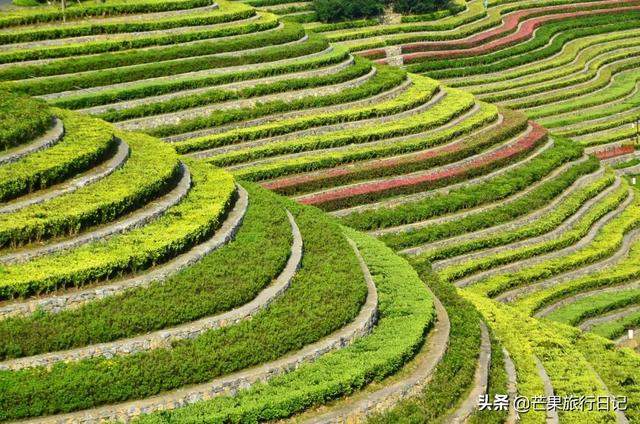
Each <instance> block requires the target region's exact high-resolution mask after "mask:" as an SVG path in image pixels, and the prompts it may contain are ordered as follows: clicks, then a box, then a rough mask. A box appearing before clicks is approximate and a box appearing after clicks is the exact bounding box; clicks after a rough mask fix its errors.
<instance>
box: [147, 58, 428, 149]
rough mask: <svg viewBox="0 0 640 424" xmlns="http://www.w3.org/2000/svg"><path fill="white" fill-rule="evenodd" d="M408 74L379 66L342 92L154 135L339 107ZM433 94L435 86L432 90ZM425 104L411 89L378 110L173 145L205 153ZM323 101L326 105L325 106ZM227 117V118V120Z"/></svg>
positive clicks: (325, 114) (197, 121)
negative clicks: (282, 112) (257, 117)
mask: <svg viewBox="0 0 640 424" xmlns="http://www.w3.org/2000/svg"><path fill="white" fill-rule="evenodd" d="M406 78H407V75H406V73H405V72H404V71H402V70H401V69H397V68H390V67H381V68H379V71H378V72H377V73H376V75H374V76H373V78H371V79H370V80H369V81H367V82H365V83H364V84H362V85H360V86H359V87H355V88H352V89H349V90H344V91H343V92H341V93H337V94H332V95H328V96H321V97H312V98H309V99H301V100H296V101H294V102H289V103H286V102H270V103H267V106H266V107H267V109H266V110H263V109H262V108H261V107H260V106H258V107H256V108H247V109H240V110H238V111H237V112H233V111H227V112H225V113H224V114H223V113H219V112H216V113H213V114H211V115H210V116H208V117H203V118H200V119H194V120H190V121H187V122H186V123H185V124H178V125H176V126H168V127H159V128H157V129H155V130H153V133H154V135H159V136H165V135H171V134H179V133H182V132H188V131H193V130H197V129H201V128H209V127H214V126H218V125H222V124H224V123H226V122H228V121H229V120H230V119H231V118H230V117H233V116H235V115H234V114H237V115H239V116H238V117H235V118H233V119H232V121H235V120H246V119H250V118H252V117H254V116H256V115H257V116H262V115H265V114H269V113H278V112H280V111H281V110H282V111H287V110H289V109H290V108H291V107H296V109H298V108H314V107H321V106H324V105H334V104H341V103H345V102H350V101H356V100H360V99H363V98H367V97H370V96H374V95H376V94H379V93H382V92H384V91H387V90H391V89H392V88H394V87H397V86H398V85H400V84H401V83H402V82H403V81H405V80H406ZM432 91H435V87H434V88H433V89H432ZM409 92H411V94H412V97H413V98H409V96H408V95H407V93H409ZM416 96H420V97H419V98H418V99H417V100H416V98H415V97H416ZM423 101H424V94H420V93H419V92H418V91H417V90H415V89H413V87H412V88H410V89H409V90H407V91H406V92H405V93H402V94H400V95H399V96H398V97H396V98H394V99H393V100H389V101H386V102H384V103H380V104H378V108H380V109H381V110H378V109H376V108H374V107H372V106H362V107H357V108H355V107H354V108H352V109H347V110H341V111H337V112H333V113H331V112H321V113H319V114H317V115H311V116H301V117H295V118H289V119H283V120H281V121H279V122H275V123H274V122H270V123H266V124H262V125H257V126H253V127H250V128H238V129H233V130H230V131H227V132H224V133H222V134H215V135H211V136H203V137H196V138H192V139H188V140H186V141H183V142H177V143H175V146H176V150H177V151H178V153H189V152H193V151H198V150H204V149H209V148H214V147H220V146H226V145H230V144H237V143H241V142H244V141H251V140H258V139H261V138H265V137H273V136H277V135H282V134H287V133H290V132H293V131H300V130H305V129H308V128H312V127H315V126H321V125H330V124H336V123H340V122H348V121H353V120H359V119H365V118H367V117H375V116H383V115H385V114H386V113H389V112H388V111H387V109H388V108H391V110H392V111H394V110H395V111H397V112H400V111H403V110H407V109H410V108H411V107H415V105H416V104H419V102H423ZM325 102H326V103H325ZM227 115H229V117H227Z"/></svg>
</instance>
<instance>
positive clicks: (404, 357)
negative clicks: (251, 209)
mask: <svg viewBox="0 0 640 424" xmlns="http://www.w3.org/2000/svg"><path fill="white" fill-rule="evenodd" d="M345 231H346V235H347V236H348V237H350V238H351V239H352V240H354V241H355V242H356V244H357V245H358V249H359V250H360V252H361V254H362V256H363V258H364V260H365V262H366V263H367V266H368V267H369V269H370V271H371V273H372V276H373V279H374V282H375V284H376V287H377V289H378V296H379V302H378V303H379V310H378V323H377V325H376V327H375V328H374V329H373V331H372V332H371V334H370V335H368V336H366V337H363V338H361V339H358V340H356V341H355V342H354V343H353V344H352V345H351V346H348V347H345V348H343V349H341V350H338V351H336V352H331V353H328V354H326V355H323V356H322V357H320V358H319V359H317V360H316V361H314V362H313V363H310V364H305V365H303V366H301V367H299V368H298V369H296V370H295V371H292V372H290V373H287V374H285V375H282V376H277V377H274V378H273V379H272V380H270V381H269V382H268V383H266V384H259V385H256V386H254V387H252V388H250V389H247V390H243V391H240V392H239V393H238V394H237V395H236V396H234V397H228V396H225V397H218V398H214V399H212V400H209V401H205V402H199V403H196V404H194V405H190V406H187V407H184V408H179V409H176V410H173V411H166V412H159V413H155V414H152V415H147V416H142V417H141V418H140V419H139V420H137V421H136V422H137V423H148V424H151V423H154V424H155V423H169V422H180V423H195V422H236V423H251V422H256V421H260V422H262V421H270V420H277V419H282V418H287V417H289V416H291V415H293V414H295V413H298V412H302V411H304V410H306V409H309V408H311V407H314V406H319V405H322V404H325V403H327V402H328V401H330V400H332V399H336V398H339V397H341V396H348V395H350V394H352V393H354V392H356V391H357V390H359V389H362V388H364V387H365V386H366V385H367V384H369V383H371V382H379V381H381V380H383V379H384V378H385V377H387V376H389V375H391V374H394V373H395V372H396V371H398V370H399V369H400V367H402V365H403V364H404V363H405V362H407V361H408V360H409V359H411V357H412V356H413V355H414V354H415V352H416V351H417V350H418V349H419V348H420V346H421V344H422V341H423V339H424V335H425V332H426V330H427V329H428V327H429V326H430V325H431V324H432V322H433V319H434V312H433V311H434V308H433V298H432V296H431V295H430V294H429V293H428V292H427V291H426V290H425V288H424V285H423V283H422V281H420V279H419V277H418V276H417V275H416V273H415V271H414V270H413V269H412V268H411V267H410V266H409V264H407V262H406V261H404V260H403V259H401V258H400V257H398V256H396V255H395V254H394V253H393V252H392V251H391V250H389V249H388V248H386V247H385V246H384V245H383V244H382V243H380V242H377V241H375V240H373V239H371V238H369V237H367V236H364V235H362V234H359V233H356V232H354V231H351V230H345ZM382 384H384V381H382Z"/></svg>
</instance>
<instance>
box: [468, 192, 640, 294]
mask: <svg viewBox="0 0 640 424" xmlns="http://www.w3.org/2000/svg"><path fill="white" fill-rule="evenodd" d="M639 209H640V200H638V199H637V198H634V199H633V201H632V202H631V204H630V205H629V206H628V207H627V208H626V209H625V210H624V211H623V212H622V213H621V214H620V215H618V216H617V217H615V218H614V219H612V220H611V221H609V222H608V223H607V225H605V226H604V227H603V228H602V230H600V231H599V232H598V234H597V235H596V237H595V239H594V240H593V241H592V242H591V243H590V244H588V245H587V246H585V247H584V248H582V249H579V250H577V251H575V252H573V253H570V254H568V255H565V256H562V257H559V258H552V259H549V260H546V261H544V262H541V263H539V264H536V265H533V266H531V267H529V268H527V269H525V270H522V271H519V272H512V273H508V274H501V275H497V276H494V277H489V278H485V279H483V280H481V281H480V282H478V283H476V284H474V285H473V286H472V287H471V289H472V290H473V291H474V292H477V293H483V294H486V295H487V296H489V297H495V296H498V295H499V294H501V293H503V292H505V291H507V290H510V289H513V288H517V287H522V286H525V285H529V284H534V283H536V282H538V281H541V280H543V279H545V278H551V277H553V276H554V275H557V274H560V273H563V272H566V271H570V270H572V269H577V268H579V267H582V266H585V265H587V264H591V263H594V262H596V261H599V260H602V259H605V258H607V257H609V256H611V255H612V254H613V253H614V252H616V251H617V250H618V249H619V248H620V247H621V244H622V240H623V238H624V236H625V234H626V233H628V232H629V231H631V230H633V229H635V228H637V227H638V226H639V225H640V212H639Z"/></svg>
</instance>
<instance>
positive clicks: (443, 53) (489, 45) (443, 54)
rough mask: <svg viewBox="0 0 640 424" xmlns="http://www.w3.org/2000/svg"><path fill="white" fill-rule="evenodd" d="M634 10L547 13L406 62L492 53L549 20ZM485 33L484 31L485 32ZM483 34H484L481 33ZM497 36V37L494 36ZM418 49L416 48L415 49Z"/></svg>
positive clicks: (527, 36) (529, 34) (408, 57)
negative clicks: (503, 32)
mask: <svg viewBox="0 0 640 424" xmlns="http://www.w3.org/2000/svg"><path fill="white" fill-rule="evenodd" d="M633 10H640V6H637V5H635V6H629V7H618V8H615V9H611V8H607V9H598V10H586V11H579V12H567V13H561V14H555V15H547V16H541V17H537V18H533V19H530V20H528V21H525V22H524V23H522V24H520V25H519V26H518V29H517V31H515V32H513V33H511V34H509V35H507V36H506V37H502V38H498V39H495V40H493V41H490V42H485V41H484V40H483V42H484V44H480V45H475V44H477V43H474V45H473V46H469V47H467V48H464V47H463V48H457V49H451V50H438V51H420V52H418V53H413V54H407V55H404V56H403V59H404V63H415V62H421V61H423V60H424V59H426V58H445V59H450V58H455V57H462V56H477V55H483V54H487V53H490V52H492V51H496V50H499V49H501V48H505V47H509V46H512V45H514V44H518V43H521V42H523V41H526V40H527V39H530V38H531V37H532V36H533V34H534V32H535V31H536V29H538V28H539V27H540V26H541V25H543V24H545V23H548V22H555V21H561V20H565V19H571V18H577V17H583V16H593V15H601V14H606V13H614V12H615V13H623V12H628V11H633ZM483 34H484V33H483ZM480 35H482V34H480ZM494 38H495V37H494ZM408 47H411V48H413V49H417V48H418V47H416V46H415V45H414V46H405V47H403V52H405V51H410V50H409V49H407V48H408ZM414 51H416V50H414Z"/></svg>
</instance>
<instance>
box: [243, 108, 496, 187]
mask: <svg viewBox="0 0 640 424" xmlns="http://www.w3.org/2000/svg"><path fill="white" fill-rule="evenodd" d="M496 119H498V108H497V107H495V106H493V105H489V104H488V103H480V109H479V111H478V112H477V113H475V114H473V116H471V117H469V118H468V119H465V120H464V121H463V122H461V123H460V124H459V125H456V126H454V127H453V128H449V129H446V130H440V131H438V132H437V133H436V134H434V135H433V136H430V137H426V138H425V137H415V138H409V139H407V140H401V141H395V142H394V143H385V142H384V140H381V142H380V143H372V144H367V145H365V146H359V145H357V144H356V145H353V146H345V147H344V148H342V149H340V150H331V151H324V152H323V151H320V152H316V153H314V152H309V154H307V155H304V156H302V157H297V158H287V157H286V156H285V157H283V158H278V157H276V158H274V159H273V160H270V161H266V162H259V163H257V164H254V165H253V166H247V167H244V168H242V169H239V170H236V171H234V175H236V176H237V177H239V178H242V179H249V180H252V181H260V180H265V179H269V178H278V177H282V176H287V175H291V174H296V173H301V172H309V171H317V170H321V169H328V168H334V167H336V166H339V165H344V164H349V163H352V162H359V161H366V160H370V159H375V158H384V157H389V156H394V155H402V154H407V153H412V152H418V151H420V150H425V149H430V148H433V147H436V146H440V145H442V144H445V143H447V142H450V141H453V140H455V139H457V138H459V137H463V136H465V135H467V134H469V133H471V132H472V131H475V130H478V129H481V128H483V127H484V126H486V125H489V124H491V123H492V122H495V121H496ZM271 183H273V182H267V183H265V184H269V185H271ZM275 183H277V180H276V181H275ZM270 188H271V189H274V188H275V187H274V186H272V187H270Z"/></svg>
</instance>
